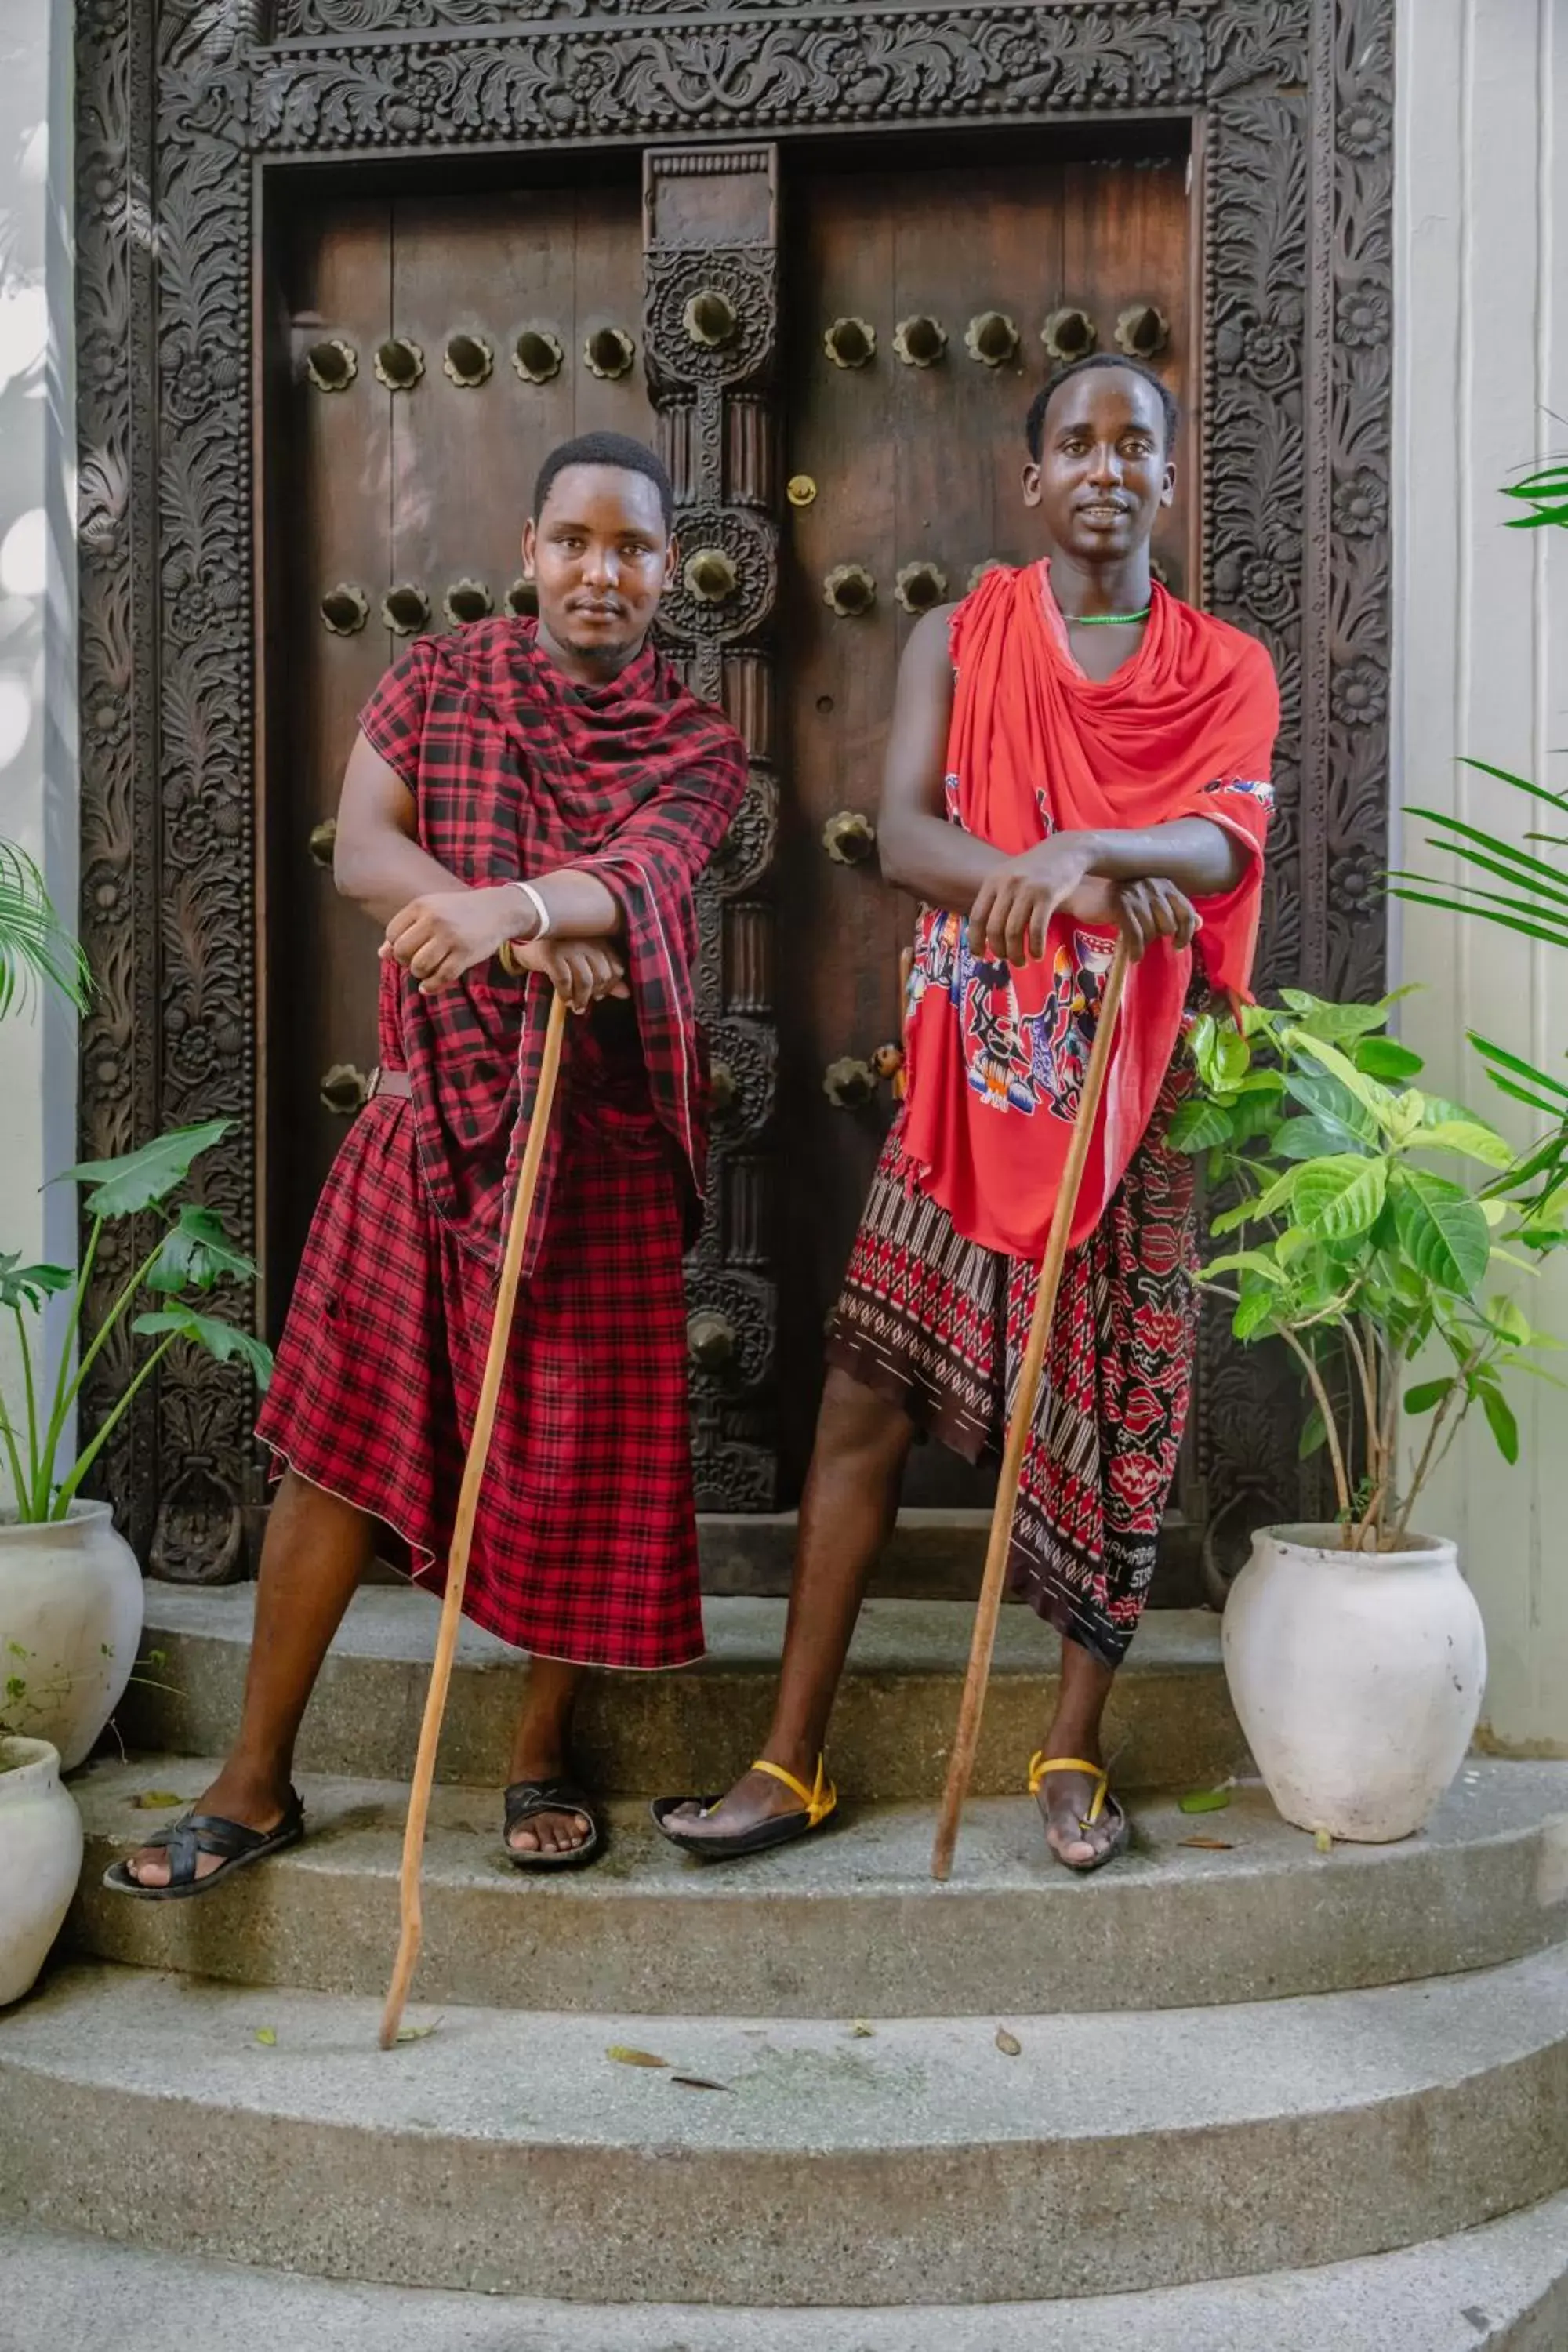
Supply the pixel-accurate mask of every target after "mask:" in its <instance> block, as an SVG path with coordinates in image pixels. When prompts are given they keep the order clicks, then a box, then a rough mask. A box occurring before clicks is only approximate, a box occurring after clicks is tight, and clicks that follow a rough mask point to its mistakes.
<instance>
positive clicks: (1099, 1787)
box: [1029, 1748, 1132, 1878]
mask: <svg viewBox="0 0 1568 2352" xmlns="http://www.w3.org/2000/svg"><path fill="white" fill-rule="evenodd" d="M1052 1772H1082V1773H1083V1774H1084V1775H1085V1776H1086V1777H1087V1778H1088V1779H1089V1780H1092V1781H1093V1782H1094V1784H1095V1787H1094V1802H1093V1803H1092V1804H1091V1805H1090V1807H1089V1811H1088V1812H1087V1813H1080V1814H1079V1823H1078V1825H1079V1829H1080V1830H1091V1829H1094V1828H1095V1827H1096V1826H1097V1825H1098V1823H1099V1822H1100V1816H1101V1814H1102V1813H1103V1814H1106V1816H1107V1818H1108V1819H1110V1818H1112V1817H1113V1818H1114V1822H1115V1826H1114V1828H1113V1829H1112V1831H1111V1833H1110V1840H1109V1843H1107V1844H1106V1846H1105V1847H1104V1849H1103V1850H1102V1851H1101V1852H1100V1853H1097V1854H1096V1855H1094V1857H1093V1859H1092V1860H1091V1861H1089V1862H1068V1860H1067V1858H1066V1856H1065V1855H1063V1854H1059V1853H1057V1850H1056V1848H1055V1846H1052V1847H1051V1848H1050V1853H1051V1856H1052V1859H1053V1860H1054V1861H1057V1862H1059V1863H1060V1864H1061V1866H1062V1868H1063V1869H1064V1870H1070V1871H1072V1872H1073V1874H1075V1876H1078V1877H1080V1878H1087V1877H1088V1876H1089V1874H1090V1873H1091V1872H1092V1871H1096V1870H1103V1869H1104V1867H1105V1865H1106V1864H1107V1863H1108V1862H1114V1861H1115V1859H1116V1857H1117V1855H1118V1854H1120V1853H1126V1851H1127V1848H1128V1844H1129V1843H1130V1841H1131V1835H1132V1825H1131V1822H1129V1820H1128V1818H1127V1815H1126V1814H1125V1812H1124V1811H1122V1809H1121V1804H1120V1802H1119V1801H1118V1800H1117V1799H1116V1798H1115V1797H1113V1796H1112V1795H1111V1793H1110V1773H1109V1772H1108V1771H1107V1770H1106V1769H1105V1767H1104V1766H1103V1765H1102V1764H1091V1763H1089V1760H1088V1759H1087V1758H1085V1757H1082V1756H1047V1754H1046V1753H1045V1751H1044V1750H1043V1749H1042V1748H1037V1749H1036V1751H1035V1753H1034V1755H1033V1756H1031V1757H1030V1759H1029V1794H1030V1796H1031V1797H1037V1796H1038V1795H1039V1793H1040V1783H1041V1781H1042V1780H1046V1779H1047V1777H1048V1775H1049V1774H1051V1773H1052Z"/></svg>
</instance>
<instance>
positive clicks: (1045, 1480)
mask: <svg viewBox="0 0 1568 2352" xmlns="http://www.w3.org/2000/svg"><path fill="white" fill-rule="evenodd" d="M1183 1085H1184V1078H1182V1077H1174V1076H1173V1077H1171V1078H1167V1080H1166V1084H1165V1089H1164V1092H1163V1095H1162V1097H1161V1098H1160V1101H1159V1104H1158V1105H1157V1107H1156V1109H1155V1114H1154V1118H1153V1120H1152V1123H1151V1126H1150V1129H1149V1131H1148V1133H1147V1134H1146V1135H1145V1137H1144V1139H1143V1141H1142V1144H1141V1145H1140V1146H1139V1148H1138V1150H1136V1151H1135V1152H1134V1153H1133V1155H1132V1158H1131V1160H1130V1162H1129V1163H1128V1167H1127V1171H1126V1173H1125V1175H1124V1176H1123V1177H1122V1179H1121V1183H1120V1184H1119V1185H1118V1186H1117V1189H1116V1191H1115V1192H1113V1193H1112V1195H1111V1197H1110V1202H1109V1204H1108V1206H1107V1207H1106V1209H1105V1211H1104V1213H1103V1214H1102V1215H1101V1217H1100V1223H1098V1224H1097V1225H1096V1227H1095V1229H1094V1231H1093V1232H1092V1233H1091V1234H1089V1238H1088V1239H1087V1241H1084V1242H1082V1243H1080V1244H1079V1246H1078V1248H1076V1249H1074V1250H1069V1251H1068V1256H1067V1261H1066V1264H1065V1265H1064V1266H1063V1268H1062V1280H1061V1288H1060V1290H1059V1291H1058V1295H1057V1305H1056V1313H1055V1316H1054V1317H1053V1318H1052V1322H1051V1336H1050V1340H1049V1344H1048V1346H1047V1352H1046V1377H1045V1379H1044V1381H1042V1382H1041V1385H1040V1396H1039V1402H1038V1404H1037V1408H1036V1412H1035V1423H1034V1427H1033V1429H1032V1430H1031V1431H1030V1433H1029V1441H1028V1444H1027V1445H1026V1448H1025V1452H1024V1468H1023V1476H1022V1479H1021V1481H1020V1484H1019V1489H1018V1505H1017V1509H1016V1513H1015V1515H1014V1519H1013V1541H1012V1546H1011V1549H1010V1550H1009V1552H1008V1562H1007V1565H1008V1578H1009V1581H1010V1582H1011V1584H1012V1587H1013V1589H1014V1591H1016V1592H1017V1593H1019V1594H1021V1595H1022V1597H1023V1598H1024V1599H1025V1600H1026V1601H1028V1602H1029V1603H1030V1605H1031V1606H1032V1607H1033V1608H1034V1609H1035V1610H1037V1612H1038V1613H1039V1614H1040V1615H1041V1616H1042V1617H1044V1618H1045V1619H1046V1620H1047V1622H1048V1623H1050V1624H1053V1625H1055V1626H1056V1628H1057V1630H1058V1633H1063V1634H1065V1635H1066V1636H1067V1637H1068V1640H1070V1641H1073V1642H1076V1643H1079V1647H1080V1648H1082V1649H1086V1650H1088V1651H1089V1652H1090V1653H1091V1654H1092V1655H1094V1656H1095V1657H1097V1658H1099V1659H1100V1661H1101V1663H1102V1664H1106V1665H1109V1666H1115V1665H1118V1664H1120V1663H1121V1659H1122V1657H1123V1656H1124V1655H1125V1654H1126V1650H1127V1645H1128V1643H1130V1642H1131V1639H1132V1636H1133V1633H1135V1632H1136V1630H1137V1627H1138V1621H1139V1619H1140V1617H1141V1616H1142V1611H1143V1602H1144V1600H1145V1598H1146V1596H1147V1593H1148V1590H1149V1580H1150V1578H1151V1576H1152V1574H1153V1570H1154V1549H1155V1542H1156V1539H1157V1538H1158V1536H1159V1532H1160V1521H1161V1518H1162V1517H1163V1513H1164V1508H1165V1499H1166V1496H1168V1494H1169V1492H1170V1488H1171V1481H1172V1479H1173V1476H1174V1475H1175V1468H1176V1456H1177V1454H1178V1452H1179V1450H1180V1446H1181V1442H1182V1430H1183V1427H1184V1423H1185V1421H1186V1415H1187V1401H1188V1397H1189V1395H1190V1393H1191V1388H1192V1358H1193V1346H1194V1338H1195V1334H1196V1307H1195V1304H1194V1285H1193V1264H1194V1237H1193V1161H1192V1159H1191V1157H1190V1156H1189V1155H1188V1154H1187V1153H1185V1152H1179V1151H1171V1150H1167V1149H1166V1147H1165V1145H1164V1143H1163V1134H1164V1129H1165V1126H1166V1123H1167V1121H1168V1119H1169V1118H1170V1114H1171V1111H1172V1110H1173V1108H1174V1106H1175V1101H1176V1097H1177V1094H1178V1092H1179V1090H1180V1089H1181V1087H1183ZM1038 1276H1039V1269H1038V1267H1037V1266H1036V1265H1034V1264H1033V1263H1032V1262H1031V1261H1030V1260H1029V1259H1026V1258H1021V1257H1012V1256H1006V1255H1003V1254H1001V1253H1000V1252H997V1251H994V1250H988V1249H986V1248H984V1246H983V1245H982V1244H980V1243H979V1242H972V1241H969V1240H967V1239H966V1238H965V1236H964V1235H963V1234H961V1233H959V1231H958V1230H957V1228H956V1227H955V1226H954V1224H953V1222H952V1218H951V1217H950V1216H949V1214H948V1213H947V1211H946V1210H945V1209H944V1208H942V1206H941V1204H940V1203H939V1202H936V1201H933V1200H931V1198H930V1197H929V1195H928V1194H927V1193H925V1192H922V1191H921V1187H920V1183H919V1180H918V1173H917V1171H916V1169H915V1167H914V1164H913V1162H912V1161H911V1160H910V1158H909V1156H908V1154H907V1153H906V1152H905V1150H904V1149H903V1145H902V1143H901V1141H900V1135H899V1131H898V1129H894V1131H893V1133H892V1134H891V1135H890V1136H889V1139H888V1141H887V1144H886V1146H885V1148H884V1150H883V1153H882V1158H881V1160H880V1163H879V1166H878V1170H877V1173H876V1176H875V1178H874V1179H873V1180H872V1184H871V1193H870V1198H869V1200H868V1202H867V1203H866V1212H865V1215H864V1217H863V1218H862V1220H861V1223H860V1230H859V1233H858V1234H857V1236H856V1240H855V1247H854V1251H853V1253H852V1254H851V1256H850V1260H849V1266H848V1271H847V1274H846V1275H845V1277H844V1290H843V1295H842V1297H840V1299H839V1302H838V1308H837V1314H836V1315H835V1317H834V1320H833V1324H832V1327H831V1328H830V1330H829V1333H828V1341H827V1360H828V1362H829V1363H830V1364H835V1365H837V1366H838V1367H839V1369H840V1370H844V1371H847V1372H848V1373H850V1374H851V1376H852V1377H853V1378H854V1379H856V1380H858V1381H862V1382H863V1383H864V1384H865V1386H867V1387H868V1388H871V1389H874V1390H875V1391H877V1393H878V1394H879V1395H880V1396H885V1397H887V1398H889V1400H890V1401H891V1402H893V1403H895V1404H900V1405H901V1406H902V1407H903V1409H904V1411H905V1412H908V1413H909V1415H910V1419H911V1420H912V1421H913V1422H914V1423H915V1424H916V1426H917V1427H918V1428H920V1429H921V1430H922V1431H924V1432H925V1433H927V1434H929V1435H931V1436H933V1437H939V1438H941V1439H942V1442H943V1443H944V1444H948V1445H951V1446H952V1448H953V1449H954V1451H955V1452H957V1453H959V1454H963V1456H964V1457H965V1459H966V1460H968V1461H971V1462H976V1461H979V1460H980V1459H981V1458H982V1456H984V1455H994V1454H999V1453H1000V1451H1001V1448H1002V1443H1003V1439H1004V1437H1005V1431H1006V1417H1007V1412H1008V1409H1009V1405H1010V1402H1011V1400H1012V1398H1013V1396H1014V1395H1015V1394H1016V1387H1017V1380H1018V1371H1019V1367H1020V1365H1021V1363H1022V1361H1023V1357H1024V1351H1025V1349H1026V1346H1027V1344H1028V1336H1029V1322H1030V1318H1031V1317H1032V1316H1033V1313H1034V1307H1035V1292H1036V1288H1037V1282H1038Z"/></svg>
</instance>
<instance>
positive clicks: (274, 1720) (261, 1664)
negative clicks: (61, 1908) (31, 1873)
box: [130, 1470, 374, 1886]
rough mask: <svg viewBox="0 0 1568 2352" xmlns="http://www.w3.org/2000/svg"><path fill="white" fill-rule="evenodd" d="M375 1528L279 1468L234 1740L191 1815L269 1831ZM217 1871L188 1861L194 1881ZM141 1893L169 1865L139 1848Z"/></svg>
mask: <svg viewBox="0 0 1568 2352" xmlns="http://www.w3.org/2000/svg"><path fill="white" fill-rule="evenodd" d="M373 1538H374V1521H373V1520H372V1519H371V1518H370V1517H368V1516H367V1514H366V1513H365V1512H363V1511H359V1510H356V1509H355V1508H354V1507H353V1504H352V1503H345V1502H343V1501H342V1500H341V1499H340V1497H339V1496H336V1495H329V1494H327V1493H326V1492H325V1491H324V1490H323V1489H322V1488H321V1487H320V1486H311V1485H310V1481H309V1480H308V1479H306V1478H301V1477H300V1476H299V1475H297V1474H296V1473H295V1472H294V1471H292V1470H286V1471H285V1472H284V1474H283V1476H282V1479H281V1481H280V1482H279V1488H278V1493H277V1495H276V1496H275V1498H274V1500H273V1504H272V1508H271V1510H270V1512H269V1513H268V1520H267V1537H266V1540H265V1542H264V1543H263V1545H262V1547H261V1572H260V1575H259V1577H258V1580H257V1587H256V1632H255V1635H254V1637H253V1639H252V1642H251V1645H250V1664H249V1665H248V1667H247V1671H246V1677H245V1706H244V1708H243V1711H242V1713H241V1716H240V1724H239V1735H238V1738H237V1739H236V1741H235V1744H234V1746H233V1748H231V1749H230V1751H229V1756H228V1760H227V1762H226V1764H225V1765H224V1768H223V1769H222V1771H221V1772H220V1773H219V1774H218V1776H217V1779H216V1780H215V1781H214V1782H213V1784H212V1786H211V1787H210V1788H209V1789H207V1790H205V1791H204V1792H203V1794H202V1795H201V1796H200V1797H199V1798H198V1799H197V1801H196V1811H198V1812H203V1813H216V1814H218V1815H219V1816H220V1817H221V1818H222V1819H223V1820H224V1821H227V1822H243V1824H244V1825H245V1827H246V1828H247V1829H252V1830H270V1829H275V1828H276V1827H277V1825H278V1823H279V1821H281V1819H282V1817H283V1811H284V1807H285V1806H286V1805H287V1803H288V1801H289V1776H290V1774H291V1772H292V1770H293V1765H294V1742H295V1739H296V1738H298V1736H299V1730H300V1719H301V1717H303V1715H304V1712H305V1708H306V1706H307V1705H308V1703H309V1700H310V1693H311V1691H312V1690H313V1689H314V1688H315V1685H316V1677H317V1675H319V1674H320V1673H321V1661H322V1659H323V1658H324V1657H325V1656H326V1654H327V1651H328V1649H329V1648H330V1646H331V1639H332V1635H333V1634H334V1633H336V1632H337V1630H338V1627H339V1625H340V1624H341V1623H342V1616H343V1612H344V1610H345V1609H346V1608H347V1607H348V1605H349V1602H350V1601H352V1600H353V1595H354V1588H355V1587H356V1585H357V1584H358V1583H359V1580H360V1578H361V1577H362V1575H363V1573H364V1570H365V1569H366V1567H367V1566H368V1564H369V1561H370V1556H371V1547H372V1542H373ZM219 1864H220V1857H219V1856H218V1855H217V1854H212V1853H201V1854H198V1855H197V1856H196V1876H197V1877H198V1878H205V1877H206V1876H207V1874H209V1872H211V1871H214V1870H216V1869H217V1868H218V1867H219ZM130 1871H131V1875H132V1878H135V1879H138V1880H139V1881H140V1882H141V1884H142V1885H143V1886H166V1885H168V1883H169V1857H168V1855H167V1853H164V1852H163V1850H162V1849H161V1848H160V1847H157V1846H143V1847H142V1850H141V1852H140V1853H135V1854H133V1855H132V1858H131V1865H130Z"/></svg>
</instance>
